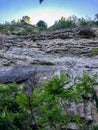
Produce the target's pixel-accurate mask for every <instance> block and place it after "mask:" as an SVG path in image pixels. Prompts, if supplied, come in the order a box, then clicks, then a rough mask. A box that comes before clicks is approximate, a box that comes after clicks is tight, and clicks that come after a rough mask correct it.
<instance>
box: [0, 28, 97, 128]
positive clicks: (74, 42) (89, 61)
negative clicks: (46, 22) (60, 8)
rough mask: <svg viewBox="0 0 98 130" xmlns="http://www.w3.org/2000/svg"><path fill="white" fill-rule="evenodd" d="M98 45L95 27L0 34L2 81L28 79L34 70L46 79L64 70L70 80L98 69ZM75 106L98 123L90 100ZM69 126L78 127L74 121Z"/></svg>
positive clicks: (75, 108) (85, 117) (0, 71)
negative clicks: (36, 32)
mask: <svg viewBox="0 0 98 130" xmlns="http://www.w3.org/2000/svg"><path fill="white" fill-rule="evenodd" d="M97 48H98V28H96V27H84V28H83V27H82V28H76V29H62V30H56V31H47V32H43V33H40V34H36V35H33V36H13V35H12V36H5V35H1V36H0V66H1V69H0V76H1V78H0V83H4V82H12V81H13V80H15V81H17V82H18V81H25V80H27V79H28V78H29V76H31V73H33V72H34V71H37V72H41V73H40V76H41V79H44V80H47V79H50V77H51V76H53V75H54V74H56V75H59V74H60V72H61V71H64V72H66V73H67V74H68V75H69V78H70V80H71V81H72V80H73V77H75V76H76V75H80V76H81V75H82V72H83V71H87V72H88V73H89V74H95V73H98V52H97V51H93V50H97ZM45 70H46V71H45ZM47 70H48V71H47ZM42 72H43V73H42ZM12 77H13V78H12ZM72 108H73V109H74V111H76V112H78V114H79V115H80V117H83V118H84V119H85V120H87V121H88V122H89V121H90V122H91V124H97V123H98V113H97V111H96V108H95V106H94V104H93V103H92V102H91V101H90V100H86V101H83V102H82V103H80V104H78V105H75V104H72ZM69 127H70V129H74V130H75V129H77V128H76V127H75V128H74V124H72V125H70V126H69Z"/></svg>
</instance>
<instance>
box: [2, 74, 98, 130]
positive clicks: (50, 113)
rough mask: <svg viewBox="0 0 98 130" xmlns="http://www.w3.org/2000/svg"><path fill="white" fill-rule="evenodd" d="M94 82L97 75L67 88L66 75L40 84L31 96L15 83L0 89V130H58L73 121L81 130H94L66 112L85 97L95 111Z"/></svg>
mask: <svg viewBox="0 0 98 130" xmlns="http://www.w3.org/2000/svg"><path fill="white" fill-rule="evenodd" d="M96 79H98V76H97V75H94V76H89V75H88V74H87V73H83V77H77V78H76V81H75V82H74V83H73V84H71V85H70V82H69V80H68V79H67V75H66V74H64V73H61V75H60V76H59V77H58V76H54V77H53V78H52V79H51V80H50V81H48V82H43V83H42V87H39V88H34V90H33V92H32V94H31V95H27V94H26V93H24V92H23V91H22V87H19V86H18V85H17V84H16V83H13V84H8V85H0V129H2V130H20V129H21V130H47V129H48V128H49V129H51V130H61V129H62V127H65V129H66V128H67V125H68V123H70V122H72V121H73V122H76V124H77V125H78V126H79V128H80V129H81V130H82V129H85V130H86V129H87V130H96V129H97V126H96V127H94V129H93V128H92V129H90V128H89V127H88V125H87V124H86V122H83V121H82V120H81V118H80V117H79V115H73V114H72V113H70V112H69V108H70V106H71V103H73V102H75V103H79V102H80V100H81V99H83V98H86V95H87V94H88V93H90V94H91V95H92V97H91V98H92V100H94V101H95V103H96V108H97V109H98V97H97V94H96V92H95V90H94V86H96V85H98V82H97V80H96ZM81 126H82V127H81Z"/></svg>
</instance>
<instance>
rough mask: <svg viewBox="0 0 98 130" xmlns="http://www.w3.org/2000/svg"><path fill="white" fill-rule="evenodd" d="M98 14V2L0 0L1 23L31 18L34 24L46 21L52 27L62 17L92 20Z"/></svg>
mask: <svg viewBox="0 0 98 130" xmlns="http://www.w3.org/2000/svg"><path fill="white" fill-rule="evenodd" d="M96 13H98V0H44V2H43V3H42V4H41V5H40V4H39V0H0V22H4V21H11V20H13V19H20V18H22V16H25V15H28V16H30V17H31V22H32V24H36V22H38V21H39V20H44V21H46V22H47V23H48V25H52V24H53V23H54V22H55V21H56V20H58V19H60V17H61V16H64V17H68V16H70V15H73V14H74V15H76V16H78V17H84V18H85V17H86V16H89V17H91V18H92V19H93V18H94V16H95V14H96Z"/></svg>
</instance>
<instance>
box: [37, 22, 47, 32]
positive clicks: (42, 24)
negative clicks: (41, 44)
mask: <svg viewBox="0 0 98 130" xmlns="http://www.w3.org/2000/svg"><path fill="white" fill-rule="evenodd" d="M36 25H37V27H39V29H40V30H46V29H47V24H46V22H44V21H43V20H40V21H39V22H38V23H37V24H36Z"/></svg>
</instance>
